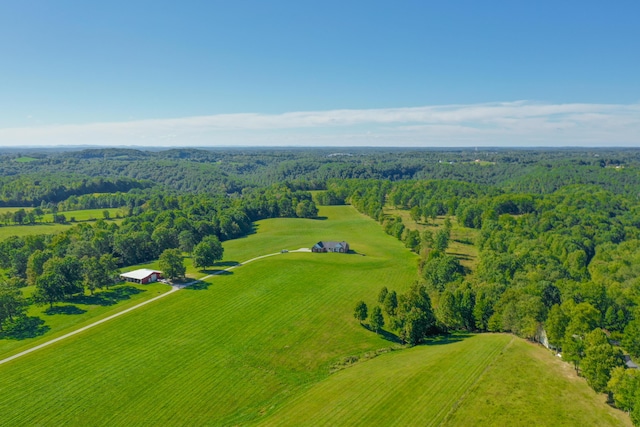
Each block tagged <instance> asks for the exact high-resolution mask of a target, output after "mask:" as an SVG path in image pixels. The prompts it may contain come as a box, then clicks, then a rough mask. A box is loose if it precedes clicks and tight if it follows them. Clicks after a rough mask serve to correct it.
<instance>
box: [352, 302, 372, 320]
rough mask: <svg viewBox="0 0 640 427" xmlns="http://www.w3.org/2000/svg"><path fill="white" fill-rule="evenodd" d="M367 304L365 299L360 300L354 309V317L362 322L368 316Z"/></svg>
mask: <svg viewBox="0 0 640 427" xmlns="http://www.w3.org/2000/svg"><path fill="white" fill-rule="evenodd" d="M368 314H369V313H368V309H367V304H365V302H364V301H358V303H357V304H356V308H355V310H354V311H353V317H355V318H356V319H357V320H358V322H360V324H362V322H364V321H365V320H366V319H367V316H368Z"/></svg>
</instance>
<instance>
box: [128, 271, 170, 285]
mask: <svg viewBox="0 0 640 427" xmlns="http://www.w3.org/2000/svg"><path fill="white" fill-rule="evenodd" d="M120 278H121V279H122V280H124V281H126V282H133V283H140V284H141V285H146V284H147V283H153V282H157V281H158V280H160V279H162V272H161V271H157V270H149V269H148V268H141V269H140V270H133V271H129V272H127V273H122V274H121V275H120Z"/></svg>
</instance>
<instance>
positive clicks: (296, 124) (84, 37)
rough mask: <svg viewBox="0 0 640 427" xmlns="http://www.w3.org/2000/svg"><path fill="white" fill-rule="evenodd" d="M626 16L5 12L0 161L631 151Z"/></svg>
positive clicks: (460, 4) (435, 11)
mask: <svg viewBox="0 0 640 427" xmlns="http://www.w3.org/2000/svg"><path fill="white" fill-rule="evenodd" d="M525 3H526V4H525ZM638 16H640V2H637V1H616V2H604V1H597V2H596V1H562V2H558V1H553V2H552V1H535V2H517V1H486V2H479V1H438V2H435V1H398V2H390V1H357V2H356V1H351V2H348V1H344V0H343V1H327V0H325V1H277V0H271V1H240V0H238V1H233V2H232V1H224V2H221V1H206V2H204V1H203V2H188V1H180V2H176V1H173V2H165V1H108V2H86V1H82V2H81V1H64V0H59V1H30V0H24V1H5V2H2V3H0V55H1V57H0V65H1V66H0V146H9V145H58V144H75V145H78V144H100V145H191V146H206V145H389V146H394V145H395V146H401V145H405V146H434V145H435V146H475V145H481V146H482V145H489V146H493V145H513V146H532V145H533V146H539V145H552V146H558V145H584V146H589V145H605V146H606V145H632V146H635V145H639V143H640V136H639V135H640V77H639V76H640V54H638V51H639V47H638V46H640V25H638V22H637V17H638Z"/></svg>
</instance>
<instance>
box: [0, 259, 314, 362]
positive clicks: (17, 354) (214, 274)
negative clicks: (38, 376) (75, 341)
mask: <svg viewBox="0 0 640 427" xmlns="http://www.w3.org/2000/svg"><path fill="white" fill-rule="evenodd" d="M289 252H311V249H308V248H300V249H296V250H293V251H289ZM284 253H287V252H284ZM281 254H283V252H275V253H272V254H267V255H261V256H258V257H255V258H251V259H249V260H247V261H245V262H242V263H240V264H236V265H233V266H231V267H229V268H225V269H224V270H220V271H217V272H215V273H213V274H209V275H208V276H205V277H203V278H201V279H198V280H194V281H193V282H189V283H185V284H181V285H172V286H171V289H170V290H169V291H168V292H165V293H164V294H161V295H158V296H157V297H153V298H151V299H149V300H146V301H144V302H141V303H140V304H137V305H134V306H133V307H129V308H127V309H126V310H122V311H119V312H117V313H116V314H112V315H111V316H108V317H105V318H104V319H100V320H98V321H96V322H93V323H91V324H89V325H87V326H83V327H82V328H79V329H76V330H74V331H71V332H69V333H68V334H64V335H61V336H59V337H57V338H53V339H51V340H49V341H46V342H44V343H42V344H39V345H37V346H35V347H31V348H29V349H27V350H24V351H21V352H20V353H16V354H14V355H13V356H9V357H7V358H5V359H1V360H0V365H2V364H3V363H7V362H10V361H12V360H15V359H17V358H19V357H22V356H25V355H27V354H29V353H33V352H34V351H37V350H40V349H41V348H45V347H48V346H50V345H51V344H55V343H57V342H58V341H62V340H64V339H67V338H69V337H72V336H74V335H77V334H79V333H81V332H84V331H86V330H87V329H91V328H93V327H94V326H98V325H101V324H103V323H105V322H108V321H109V320H112V319H115V318H116V317H119V316H122V315H123V314H126V313H129V312H131V311H133V310H137V309H138V308H140V307H142V306H144V305H147V304H149V303H151V302H153V301H157V300H159V299H160V298H164V297H166V296H167V295H171V294H172V293H174V292H177V291H179V290H180V289H183V288H186V287H188V286H191V285H193V284H195V283H198V282H200V281H202V280H207V279H209V278H211V277H213V276H216V275H218V274H222V273H224V272H225V271H229V270H233V269H234V268H237V267H241V266H243V265H245V264H249V263H250V262H253V261H257V260H259V259H263V258H268V257H272V256H275V255H281Z"/></svg>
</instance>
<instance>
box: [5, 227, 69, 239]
mask: <svg viewBox="0 0 640 427" xmlns="http://www.w3.org/2000/svg"><path fill="white" fill-rule="evenodd" d="M69 227H72V225H71V224H35V225H8V226H4V225H3V226H0V240H4V239H6V238H8V237H11V236H18V237H24V236H34V235H36V234H55V233H59V232H61V231H64V230H66V229H68V228H69Z"/></svg>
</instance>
